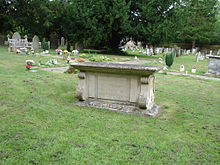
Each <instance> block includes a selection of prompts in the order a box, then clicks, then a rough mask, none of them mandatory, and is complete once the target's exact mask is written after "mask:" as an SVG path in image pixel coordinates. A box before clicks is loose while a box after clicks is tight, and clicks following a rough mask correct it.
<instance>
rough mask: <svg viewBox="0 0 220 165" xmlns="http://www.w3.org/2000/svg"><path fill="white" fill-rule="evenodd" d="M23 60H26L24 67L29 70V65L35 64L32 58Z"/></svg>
mask: <svg viewBox="0 0 220 165" xmlns="http://www.w3.org/2000/svg"><path fill="white" fill-rule="evenodd" d="M25 62H26V65H25V68H26V69H27V70H30V69H31V66H32V65H34V64H35V62H34V61H33V60H26V61H25Z"/></svg>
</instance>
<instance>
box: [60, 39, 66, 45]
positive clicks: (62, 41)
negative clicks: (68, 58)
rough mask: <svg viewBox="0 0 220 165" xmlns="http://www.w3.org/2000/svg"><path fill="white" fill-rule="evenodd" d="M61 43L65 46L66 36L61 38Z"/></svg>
mask: <svg viewBox="0 0 220 165" xmlns="http://www.w3.org/2000/svg"><path fill="white" fill-rule="evenodd" d="M60 45H61V46H64V45H65V38H64V37H61V39H60Z"/></svg>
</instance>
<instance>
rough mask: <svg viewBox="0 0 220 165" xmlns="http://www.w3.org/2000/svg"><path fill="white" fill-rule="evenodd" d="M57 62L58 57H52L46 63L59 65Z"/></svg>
mask: <svg viewBox="0 0 220 165" xmlns="http://www.w3.org/2000/svg"><path fill="white" fill-rule="evenodd" d="M57 64H58V62H57V60H56V59H51V60H49V61H47V63H46V65H57Z"/></svg>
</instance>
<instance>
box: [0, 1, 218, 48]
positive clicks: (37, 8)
mask: <svg viewBox="0 0 220 165" xmlns="http://www.w3.org/2000/svg"><path fill="white" fill-rule="evenodd" d="M217 2H218V0H166V1H164V0H114V1H111V0H83V1H76V0H65V1H61V0H52V1H49V0H34V1H33V0H25V1H20V0H13V1H7V0H1V1H0V27H1V28H0V33H2V34H7V33H12V32H14V31H18V32H20V33H21V34H22V35H24V34H28V36H33V35H35V34H36V35H38V36H39V37H42V38H43V37H46V38H47V39H49V36H50V34H52V33H55V34H57V35H58V36H59V37H61V36H64V37H65V38H67V39H68V50H70V46H74V49H78V48H79V49H82V48H93V49H111V50H116V49H118V47H119V44H120V41H123V42H126V41H128V39H130V38H132V39H133V40H135V41H142V42H143V43H144V44H151V45H153V46H156V45H159V44H163V43H170V42H194V43H195V42H200V43H210V42H212V41H214V42H215V43H216V42H218V41H219V34H220V32H219V25H220V23H219V20H220V17H219V16H218V13H217V9H218V3H219V2H218V3H217ZM30 18H31V19H30ZM216 20H218V21H217V22H216Z"/></svg>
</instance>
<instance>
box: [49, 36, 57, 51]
mask: <svg viewBox="0 0 220 165" xmlns="http://www.w3.org/2000/svg"><path fill="white" fill-rule="evenodd" d="M50 48H51V49H57V48H58V37H57V35H56V34H51V35H50Z"/></svg>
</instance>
